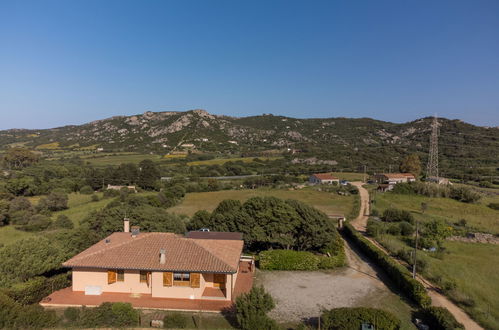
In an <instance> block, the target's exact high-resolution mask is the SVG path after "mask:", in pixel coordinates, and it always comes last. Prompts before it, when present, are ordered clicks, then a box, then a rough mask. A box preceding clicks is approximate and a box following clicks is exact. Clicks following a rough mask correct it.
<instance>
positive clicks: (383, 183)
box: [374, 173, 416, 191]
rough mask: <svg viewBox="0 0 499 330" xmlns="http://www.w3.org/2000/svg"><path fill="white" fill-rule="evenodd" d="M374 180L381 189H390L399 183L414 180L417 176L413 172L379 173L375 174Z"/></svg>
mask: <svg viewBox="0 0 499 330" xmlns="http://www.w3.org/2000/svg"><path fill="white" fill-rule="evenodd" d="M374 181H375V182H376V183H378V184H379V185H378V190H379V191H389V190H392V189H393V187H394V186H395V185H396V184H397V183H407V182H414V181H416V178H415V177H414V175H412V174H411V173H378V174H375V175H374Z"/></svg>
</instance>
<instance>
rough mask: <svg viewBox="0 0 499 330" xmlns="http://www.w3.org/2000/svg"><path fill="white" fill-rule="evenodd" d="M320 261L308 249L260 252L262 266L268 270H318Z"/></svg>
mask: <svg viewBox="0 0 499 330" xmlns="http://www.w3.org/2000/svg"><path fill="white" fill-rule="evenodd" d="M319 261H320V260H319V257H318V256H316V255H314V254H313V253H311V252H306V251H294V250H268V251H263V252H261V253H260V254H259V264H260V268H261V269H266V270H317V269H319Z"/></svg>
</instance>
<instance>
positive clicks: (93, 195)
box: [90, 193, 99, 202]
mask: <svg viewBox="0 0 499 330" xmlns="http://www.w3.org/2000/svg"><path fill="white" fill-rule="evenodd" d="M90 201H92V202H98V201H99V196H97V195H96V194H95V193H94V194H92V196H90Z"/></svg>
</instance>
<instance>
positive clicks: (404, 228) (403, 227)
mask: <svg viewBox="0 0 499 330" xmlns="http://www.w3.org/2000/svg"><path fill="white" fill-rule="evenodd" d="M399 227H400V233H401V234H402V235H403V236H411V235H412V234H413V233H414V227H413V226H412V225H411V224H410V223H409V222H407V221H402V222H401V223H399Z"/></svg>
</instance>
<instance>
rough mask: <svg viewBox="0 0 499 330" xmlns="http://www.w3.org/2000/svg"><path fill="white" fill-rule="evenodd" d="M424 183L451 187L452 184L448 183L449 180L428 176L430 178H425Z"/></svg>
mask: <svg viewBox="0 0 499 330" xmlns="http://www.w3.org/2000/svg"><path fill="white" fill-rule="evenodd" d="M426 181H428V182H432V183H437V184H449V185H452V182H450V181H449V179H446V178H441V177H435V176H430V177H428V178H426Z"/></svg>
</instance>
